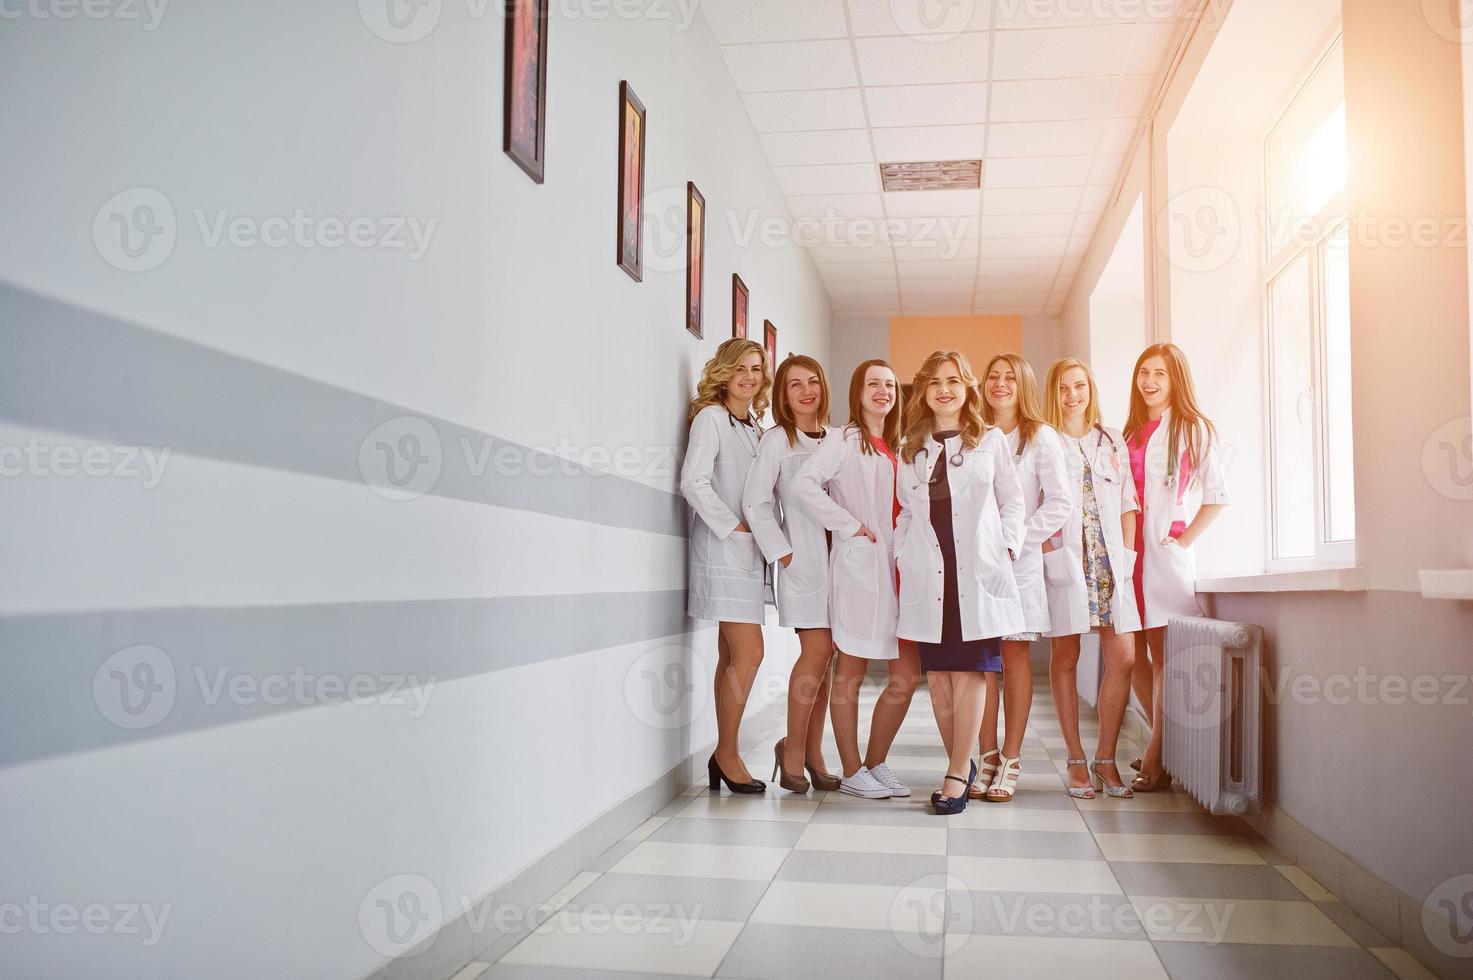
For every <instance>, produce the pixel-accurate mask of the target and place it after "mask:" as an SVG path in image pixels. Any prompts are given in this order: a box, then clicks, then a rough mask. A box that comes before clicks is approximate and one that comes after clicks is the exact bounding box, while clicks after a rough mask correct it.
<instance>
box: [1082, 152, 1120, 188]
mask: <svg viewBox="0 0 1473 980" xmlns="http://www.w3.org/2000/svg"><path fill="white" fill-rule="evenodd" d="M1124 163H1125V155H1124V154H1123V153H1110V154H1102V155H1100V156H1097V157H1095V158H1094V162H1092V163H1091V164H1090V165H1089V179H1088V180H1087V181H1086V183H1090V184H1114V183H1115V179H1116V178H1117V177H1119V176H1120V167H1121V165H1123V164H1124Z"/></svg>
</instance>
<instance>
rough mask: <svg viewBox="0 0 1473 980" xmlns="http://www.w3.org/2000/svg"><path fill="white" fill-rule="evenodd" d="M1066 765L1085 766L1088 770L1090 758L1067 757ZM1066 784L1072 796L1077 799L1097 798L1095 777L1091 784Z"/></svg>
mask: <svg viewBox="0 0 1473 980" xmlns="http://www.w3.org/2000/svg"><path fill="white" fill-rule="evenodd" d="M1064 765H1066V766H1084V767H1085V770H1086V771H1088V769H1089V760H1088V759H1065V760H1064ZM1065 785H1066V786H1067V788H1068V790H1069V795H1070V796H1072V797H1074V798H1075V799H1076V800H1092V799H1094V798H1095V787H1094V779H1093V777H1091V779H1090V784H1089V785H1088V786H1068V784H1067V782H1066V784H1065Z"/></svg>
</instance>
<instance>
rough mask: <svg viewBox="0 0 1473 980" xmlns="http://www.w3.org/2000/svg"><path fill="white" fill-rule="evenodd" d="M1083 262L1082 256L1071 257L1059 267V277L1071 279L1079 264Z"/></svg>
mask: <svg viewBox="0 0 1473 980" xmlns="http://www.w3.org/2000/svg"><path fill="white" fill-rule="evenodd" d="M1083 261H1084V256H1082V255H1071V256H1069V257H1068V258H1067V259H1065V260H1064V261H1063V263H1062V264H1061V265H1060V266H1059V276H1060V278H1062V279H1071V278H1073V276H1074V273H1076V272H1078V271H1079V264H1080V263H1081V262H1083Z"/></svg>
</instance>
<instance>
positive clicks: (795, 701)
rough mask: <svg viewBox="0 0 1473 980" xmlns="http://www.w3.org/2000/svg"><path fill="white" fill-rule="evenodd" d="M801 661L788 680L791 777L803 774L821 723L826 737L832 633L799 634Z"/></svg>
mask: <svg viewBox="0 0 1473 980" xmlns="http://www.w3.org/2000/svg"><path fill="white" fill-rule="evenodd" d="M798 648H799V649H798V660H797V661H796V662H795V663H794V664H793V672H792V674H790V675H789V677H788V733H787V741H786V742H784V743H783V768H784V769H786V770H787V771H788V773H789V774H790V775H793V776H801V775H802V774H803V761H804V758H805V754H806V752H807V750H808V749H809V748H810V743H809V736H810V733H812V732H813V730H814V728H815V725H814V721H815V720H816V721H817V726H816V727H817V730H818V737H819V739H820V740H821V739H822V738H823V713H824V708H826V707H827V706H828V674H829V661H831V660H832V659H833V656H834V639H833V634H832V633H831V632H830V631H828V630H821V629H812V630H804V631H803V632H802V633H799V634H798Z"/></svg>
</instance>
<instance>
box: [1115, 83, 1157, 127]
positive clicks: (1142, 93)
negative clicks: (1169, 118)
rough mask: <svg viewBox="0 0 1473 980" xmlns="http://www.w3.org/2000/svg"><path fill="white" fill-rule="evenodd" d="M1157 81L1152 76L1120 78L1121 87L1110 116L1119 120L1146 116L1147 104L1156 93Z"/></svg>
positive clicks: (1116, 93)
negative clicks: (1127, 117)
mask: <svg viewBox="0 0 1473 980" xmlns="http://www.w3.org/2000/svg"><path fill="white" fill-rule="evenodd" d="M1155 81H1156V79H1155V77H1154V76H1152V75H1122V76H1120V87H1119V88H1118V89H1116V91H1115V100H1114V101H1113V102H1111V103H1110V115H1111V116H1115V117H1117V118H1123V117H1125V116H1140V115H1144V114H1145V110H1146V102H1147V100H1148V99H1150V97H1151V95H1152V94H1153V93H1154V92H1155V85H1154V82H1155Z"/></svg>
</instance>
